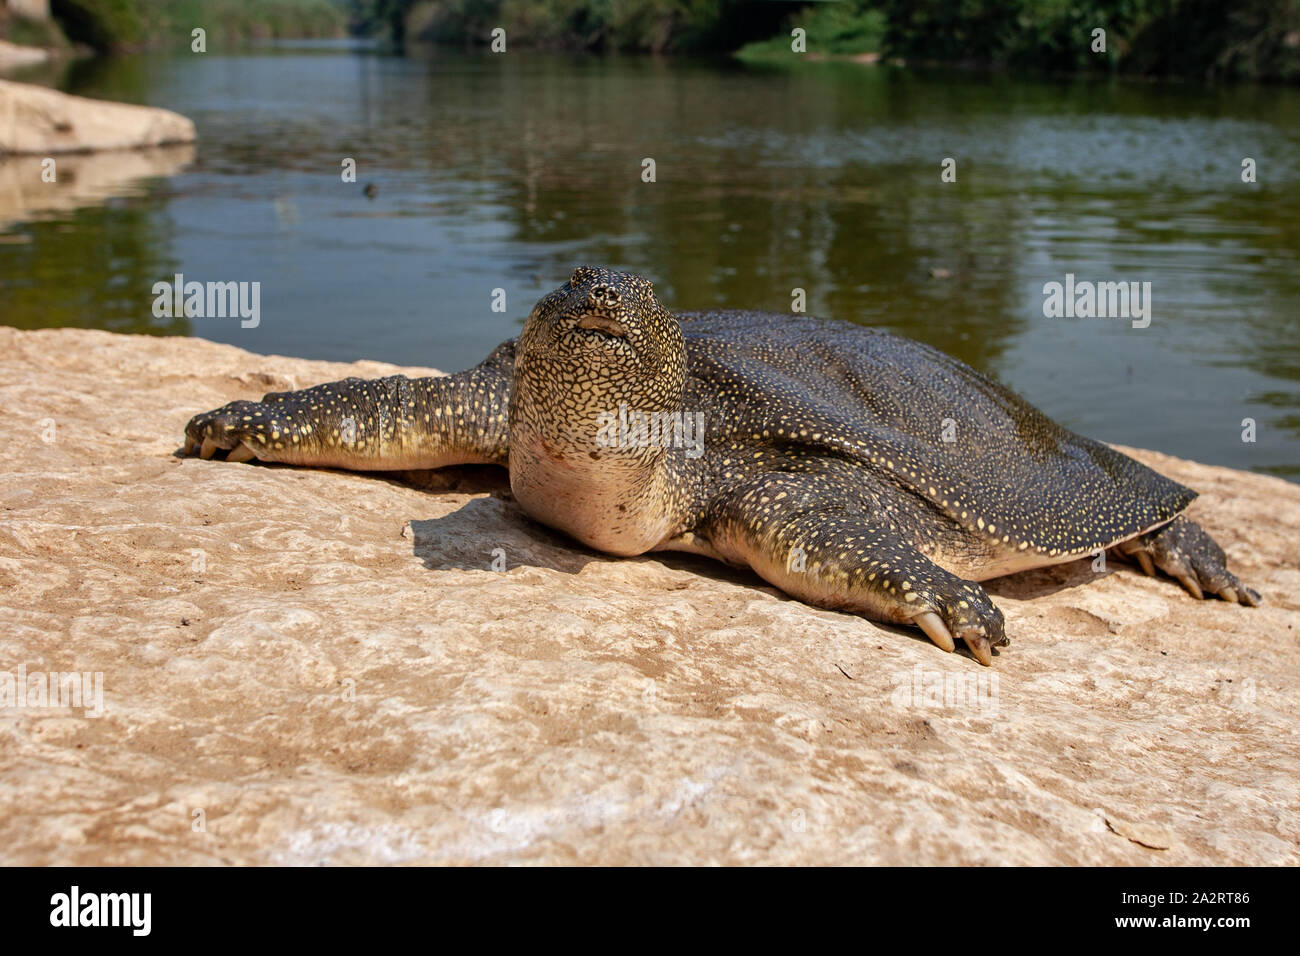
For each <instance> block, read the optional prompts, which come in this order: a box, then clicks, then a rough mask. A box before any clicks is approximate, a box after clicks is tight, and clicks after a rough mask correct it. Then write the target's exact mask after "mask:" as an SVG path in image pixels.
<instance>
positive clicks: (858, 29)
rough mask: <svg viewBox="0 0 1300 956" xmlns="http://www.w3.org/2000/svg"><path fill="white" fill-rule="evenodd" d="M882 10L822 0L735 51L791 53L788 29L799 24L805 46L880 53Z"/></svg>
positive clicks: (846, 0) (752, 55) (838, 52)
mask: <svg viewBox="0 0 1300 956" xmlns="http://www.w3.org/2000/svg"><path fill="white" fill-rule="evenodd" d="M885 25H886V24H885V14H884V12H883V11H881V10H879V9H877V5H876V4H875V3H867V2H853V0H824V2H821V3H817V4H814V5H812V6H808V7H805V8H803V9H801V10H799V11H798V12H796V13H793V14H791V15H790V17H789V18H788V20H787V22H786V24H785V27H784V31H783V32H782V33H779V34H778V35H776V36H774V37H772V38H771V39H768V40H762V41H759V42H757V43H748V44H746V45H745V46H743V47H741V48H740V50H739V51H737V54H736V55H737V56H739V57H742V58H744V59H760V58H768V57H777V56H788V55H789V54H790V52H791V51H790V43H791V40H792V38H791V36H790V31H791V30H793V29H794V28H795V27H802V28H803V30H804V32H805V40H806V43H807V49H808V51H809V52H812V53H824V54H828V55H830V56H853V55H855V54H862V53H879V52H880V50H881V49H882V48H883V46H884V39H885Z"/></svg>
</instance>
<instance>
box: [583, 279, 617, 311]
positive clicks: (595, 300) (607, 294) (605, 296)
mask: <svg viewBox="0 0 1300 956" xmlns="http://www.w3.org/2000/svg"><path fill="white" fill-rule="evenodd" d="M587 301H588V302H589V303H590V304H591V305H593V306H596V307H598V308H599V307H600V306H604V307H605V308H607V309H610V308H613V307H614V306H616V305H618V304H619V303H620V302H622V301H623V297H622V296H621V295H619V293H618V290H617V289H611V288H610V287H609V286H607V285H598V286H596V288H594V289H592V290H591V291H590V292H589V293H587Z"/></svg>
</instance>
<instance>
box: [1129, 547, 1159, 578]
mask: <svg viewBox="0 0 1300 956" xmlns="http://www.w3.org/2000/svg"><path fill="white" fill-rule="evenodd" d="M1134 557H1136V558H1137V562H1138V564H1140V565H1142V570H1143V571H1145V572H1146V576H1147V577H1149V578H1154V577H1155V576H1156V568H1155V565H1153V564H1152V563H1151V556H1150V555H1149V554H1147V553H1146V552H1145V551H1138V552H1137V553H1136V554H1135V555H1134Z"/></svg>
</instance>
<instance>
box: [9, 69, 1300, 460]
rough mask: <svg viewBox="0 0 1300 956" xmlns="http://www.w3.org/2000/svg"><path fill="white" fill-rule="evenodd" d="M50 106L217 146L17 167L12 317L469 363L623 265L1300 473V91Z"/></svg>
mask: <svg viewBox="0 0 1300 956" xmlns="http://www.w3.org/2000/svg"><path fill="white" fill-rule="evenodd" d="M47 81H48V82H52V83H54V84H55V85H58V86H59V87H60V88H63V89H65V90H67V91H69V92H74V93H78V94H82V95H86V96H95V97H105V98H112V99H120V100H125V101H130V102H139V103H149V104H154V105H158V106H165V107H168V108H170V109H174V110H177V111H179V112H181V113H183V114H185V115H187V116H189V117H191V118H192V119H194V121H195V122H196V123H197V125H198V129H199V136H200V142H199V144H198V146H197V148H196V149H193V150H189V149H180V150H170V151H165V152H163V153H160V154H157V155H150V156H148V157H121V156H119V157H88V158H84V159H81V160H74V159H71V158H70V159H69V160H68V161H67V162H68V165H67V170H68V172H69V173H70V174H71V181H70V180H69V179H67V178H64V179H61V185H60V187H59V188H60V189H62V190H63V191H62V192H61V193H60V192H57V191H55V189H54V187H52V186H48V185H47V186H46V189H45V191H43V192H40V191H36V190H34V189H33V188H32V183H33V182H35V180H33V178H32V176H33V175H36V176H39V171H38V170H36V171H35V173H33V170H34V169H35V167H33V166H32V164H33V163H34V162H37V161H36V160H32V159H25V160H8V161H6V162H4V163H0V321H3V322H5V323H8V324H12V325H17V326H20V327H24V328H37V327H44V326H52V325H74V326H89V327H94V328H103V329H111V330H116V331H124V332H155V333H166V334H191V335H198V336H202V337H204V338H210V339H215V340H217V341H222V342H229V343H233V344H235V345H238V346H240V347H242V348H246V349H250V350H252V351H255V352H273V353H281V354H289V355H296V356H305V357H310V358H327V359H339V360H352V359H357V358H372V359H381V360H387V361H392V362H398V363H405V364H427V365H434V366H438V367H440V368H444V369H447V370H456V369H460V368H463V367H466V366H468V365H471V364H473V363H475V362H476V361H478V360H479V359H480V358H481V357H482V356H483V355H485V354H486V353H487V352H488V351H489V349H490V348H491V347H492V346H493V345H495V344H496V343H497V342H498V341H500V340H502V339H504V338H507V337H509V336H511V335H514V334H516V333H517V331H518V329H519V326H520V324H521V322H522V320H523V318H524V316H526V315H527V312H528V310H529V308H530V307H531V305H532V303H533V302H534V301H535V300H536V299H537V298H538V297H540V296H541V295H542V294H544V293H545V292H547V291H549V290H550V289H551V288H553V287H555V286H556V285H558V284H560V283H561V282H562V281H563V280H564V279H565V278H566V277H567V275H568V273H569V271H570V270H571V268H572V267H573V266H574V265H577V264H599V265H606V266H610V267H617V268H624V269H630V270H634V271H637V272H640V273H642V274H644V275H646V276H647V277H649V278H651V279H652V280H653V281H654V282H655V284H656V288H657V290H658V293H659V297H660V299H661V301H663V302H664V303H665V304H666V305H668V306H669V307H670V308H680V309H688V308H706V307H732V308H758V309H770V310H777V311H788V310H790V308H791V306H792V297H793V295H794V293H793V290H795V289H802V290H804V293H805V295H806V301H807V311H809V312H810V313H813V314H819V315H825V316H828V317H833V318H836V319H841V320H844V321H849V322H859V323H863V324H868V325H874V326H880V327H886V328H889V329H892V330H895V331H898V332H900V333H903V334H906V335H910V336H913V337H915V338H919V339H922V340H924V341H927V342H929V343H931V344H933V345H935V346H938V347H939V348H942V349H944V350H946V351H948V352H950V353H952V354H954V355H956V356H958V357H959V358H961V359H963V360H965V361H966V362H969V363H971V364H972V365H974V366H975V367H977V368H979V369H981V370H984V371H986V372H988V373H990V374H992V375H994V376H996V377H997V378H999V379H1001V380H1002V381H1004V382H1005V383H1007V384H1008V385H1010V386H1011V387H1012V388H1014V389H1016V390H1018V391H1019V392H1021V393H1022V394H1023V395H1024V396H1025V397H1026V398H1028V399H1029V400H1030V401H1031V402H1033V403H1034V404H1036V405H1038V406H1039V407H1040V408H1042V409H1043V410H1044V411H1045V412H1047V413H1048V414H1049V415H1051V416H1053V417H1054V418H1056V419H1057V420H1058V421H1060V422H1062V423H1063V424H1065V425H1067V426H1069V427H1071V428H1073V429H1075V430H1076V431H1080V432H1083V433H1085V434H1088V435H1091V436H1093V437H1096V438H1100V439H1103V440H1106V441H1112V442H1121V443H1125V444H1131V445H1138V446H1143V447H1148V448H1157V449H1160V450H1163V451H1167V452H1170V453H1173V454H1177V455H1182V456H1185V457H1190V458H1195V459H1198V460H1201V461H1207V462H1213V463H1217V464H1224V465H1229V466H1233V467H1238V468H1249V469H1254V470H1258V471H1264V472H1269V473H1273V474H1277V475H1281V476H1284V477H1287V478H1290V479H1291V480H1300V269H1297V265H1298V264H1300V263H1298V261H1300V91H1297V90H1294V89H1289V88H1278V87H1262V86H1243V87H1225V88H1212V87H1203V86H1199V85H1194V84H1178V85H1174V84H1166V85H1157V84H1146V83H1128V82H1118V81H1112V80H1106V79H1087V80H1050V79H1049V80H1041V79H1025V78H1021V77H1012V76H1007V75H1001V74H995V75H981V74H971V73H956V72H916V71H901V70H893V69H884V68H876V67H870V66H862V65H857V64H851V63H839V62H820V63H817V62H806V61H801V62H798V63H791V64H769V65H764V66H754V65H742V64H740V63H736V62H732V61H726V60H721V61H699V60H673V59H667V60H664V59H650V58H606V59H602V58H592V57H582V58H568V57H559V56H551V55H542V54H532V53H510V54H507V55H503V56H494V55H491V54H482V55H465V54H452V53H446V52H443V51H431V52H427V53H424V54H421V55H416V56H412V57H409V58H401V57H393V56H385V55H381V54H378V53H376V52H373V51H369V50H366V49H360V48H353V47H349V46H345V45H287V46H279V47H274V48H255V49H251V50H248V51H246V52H242V53H239V54H234V55H218V54H215V53H214V54H206V55H184V54H178V55H157V54H150V55H141V56H128V57H121V58H116V59H101V60H92V61H86V62H82V63H78V64H76V65H74V66H73V67H71V68H69V69H67V70H64V71H62V72H60V73H59V74H58V75H57V76H53V77H50V78H48V80H47ZM345 158H352V159H354V160H355V161H356V164H357V182H355V183H345V182H343V181H342V177H341V175H340V171H341V163H342V161H343V160H344V159H345ZM948 158H951V159H952V160H954V162H955V166H954V168H955V182H944V181H942V177H941V173H942V169H943V163H944V160H945V159H948ZM1248 158H1249V159H1252V160H1254V164H1255V167H1256V178H1257V182H1255V183H1245V182H1243V181H1242V163H1243V160H1244V159H1248ZM647 159H652V160H653V161H654V179H655V181H654V182H646V181H644V180H643V170H644V168H645V162H644V161H645V160H647ZM15 184H18V185H15ZM367 186H372V187H373V188H372V189H370V190H369V193H370V195H367V189H366V187H367ZM176 273H181V274H183V275H184V277H185V279H186V280H187V281H188V280H199V281H231V280H234V281H248V282H254V281H256V282H260V283H261V300H260V307H261V311H260V321H259V323H258V324H257V326H256V327H255V328H245V327H243V325H242V324H241V323H240V322H239V320H238V319H220V318H211V319H185V318H155V317H154V315H153V310H152V306H153V302H154V294H153V291H152V289H153V286H154V283H156V282H158V281H163V280H170V279H171V278H172V277H173V276H174V275H175V274H176ZM1067 275H1072V276H1073V277H1074V280H1073V281H1075V282H1076V283H1082V282H1136V283H1139V285H1138V287H1137V288H1139V289H1142V288H1149V290H1150V293H1149V299H1144V300H1143V301H1144V305H1146V306H1149V320H1150V321H1149V324H1146V325H1145V327H1135V323H1134V321H1133V320H1130V319H1125V318H1084V317H1063V316H1061V317H1058V316H1049V315H1045V310H1044V300H1045V295H1044V286H1045V285H1046V284H1047V283H1051V282H1061V283H1064V282H1066V281H1067V280H1066V277H1067ZM1145 283H1149V284H1150V285H1149V287H1148V286H1145V285H1143V284H1145ZM495 290H504V302H505V311H504V312H501V311H496V310H494V307H493V306H494V303H497V304H499V303H500V302H501V299H502V296H501V295H500V294H498V293H496V291H495ZM1137 324H1138V326H1141V325H1142V324H1143V320H1142V319H1140V318H1139V319H1138V320H1137ZM1245 420H1250V421H1251V422H1253V423H1254V425H1253V432H1254V434H1253V437H1254V440H1253V441H1243V432H1245V431H1246V430H1247V428H1248V427H1249V426H1243V422H1244V421H1245ZM1247 437H1250V436H1249V435H1248V436H1247Z"/></svg>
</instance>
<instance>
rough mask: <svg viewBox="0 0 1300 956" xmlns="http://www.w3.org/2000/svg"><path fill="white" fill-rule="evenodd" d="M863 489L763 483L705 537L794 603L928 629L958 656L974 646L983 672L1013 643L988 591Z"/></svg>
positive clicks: (725, 502)
mask: <svg viewBox="0 0 1300 956" xmlns="http://www.w3.org/2000/svg"><path fill="white" fill-rule="evenodd" d="M854 498H855V489H854V488H853V487H852V486H851V485H849V484H847V483H845V484H843V485H839V484H836V483H834V482H833V481H832V480H828V479H827V477H826V476H818V478H817V479H813V478H810V477H808V476H800V475H795V474H789V473H771V474H765V475H760V476H757V477H756V478H754V479H752V480H750V481H749V482H746V483H745V484H743V485H741V486H738V487H736V488H733V489H731V490H729V491H728V492H726V493H724V494H722V495H720V496H719V497H718V498H716V499H714V500H713V501H712V502H711V503H710V505H709V508H708V511H707V515H706V519H705V521H704V522H703V523H702V525H701V527H700V529H699V530H700V532H701V533H702V534H703V536H704V537H706V538H707V539H708V540H709V541H710V543H711V546H712V547H713V548H714V549H716V551H717V552H718V553H719V554H720V555H721V556H722V557H724V558H725V559H726V560H729V561H734V562H735V563H738V564H748V565H749V566H750V567H751V568H753V569H754V571H756V572H757V573H758V574H759V576H761V577H762V578H764V579H765V580H766V581H768V582H770V583H771V584H774V585H776V586H777V587H779V588H780V589H781V590H783V591H785V592H786V593H787V594H789V595H791V596H793V597H796V598H798V599H799V600H801V601H805V602H806V603H808V604H813V605H816V606H818V607H825V608H831V609H833V610H841V611H852V612H856V613H859V614H862V615H864V616H865V617H868V618H870V619H871V620H874V621H881V622H884V623H888V624H910V625H913V626H916V627H919V628H920V629H921V630H923V631H924V632H925V633H926V635H927V636H928V637H929V638H930V640H931V641H933V642H934V643H935V644H936V645H937V646H939V647H940V648H942V649H943V650H946V651H951V650H953V649H954V648H955V646H956V640H958V639H960V640H962V641H964V642H965V643H966V646H967V647H968V648H969V649H970V652H971V654H972V655H974V657H975V659H976V660H978V661H979V662H980V663H981V664H984V665H986V666H987V665H989V664H991V663H992V662H993V648H994V647H997V646H1003V645H1006V644H1009V643H1010V641H1008V640H1007V636H1006V628H1005V621H1004V619H1003V617H1002V612H1001V611H1000V610H999V609H998V608H997V606H996V605H994V603H993V601H992V600H991V599H990V598H989V596H988V594H987V593H986V592H985V590H984V588H983V587H981V586H980V585H979V584H977V583H976V582H974V581H967V580H965V579H963V578H960V577H958V576H957V575H955V574H952V573H950V572H948V571H945V570H944V569H943V568H941V567H939V566H938V565H937V564H935V563H934V562H933V561H931V560H930V559H929V558H927V557H926V556H925V555H923V554H922V553H921V552H920V551H918V550H917V549H916V548H914V547H912V546H911V545H909V544H907V543H906V542H904V541H903V540H902V538H901V537H900V536H899V535H898V534H897V532H896V530H895V529H894V528H893V527H892V525H891V523H890V522H889V521H888V520H887V518H885V517H884V516H882V515H880V513H879V512H875V513H873V511H874V509H871V508H863V507H859V506H856V505H855V503H854Z"/></svg>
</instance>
